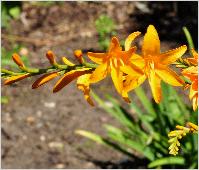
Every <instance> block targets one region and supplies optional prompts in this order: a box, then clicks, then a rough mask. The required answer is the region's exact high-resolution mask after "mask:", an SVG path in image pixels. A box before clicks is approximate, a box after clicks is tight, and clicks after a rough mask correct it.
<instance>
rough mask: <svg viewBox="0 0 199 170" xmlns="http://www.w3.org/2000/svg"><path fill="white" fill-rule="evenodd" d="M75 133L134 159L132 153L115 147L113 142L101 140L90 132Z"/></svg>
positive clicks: (80, 131) (79, 131)
mask: <svg viewBox="0 0 199 170" xmlns="http://www.w3.org/2000/svg"><path fill="white" fill-rule="evenodd" d="M75 133H76V134H79V135H81V136H84V137H86V138H89V139H91V140H93V141H95V142H97V143H99V144H103V145H107V146H109V147H111V148H113V149H115V150H118V151H120V152H122V153H123V154H125V155H128V156H130V157H134V155H133V154H132V153H130V152H128V151H127V150H126V148H123V147H121V146H120V145H117V144H115V143H113V142H110V141H109V140H107V139H105V138H102V137H101V136H99V135H96V134H94V133H92V132H88V131H85V130H76V131H75Z"/></svg>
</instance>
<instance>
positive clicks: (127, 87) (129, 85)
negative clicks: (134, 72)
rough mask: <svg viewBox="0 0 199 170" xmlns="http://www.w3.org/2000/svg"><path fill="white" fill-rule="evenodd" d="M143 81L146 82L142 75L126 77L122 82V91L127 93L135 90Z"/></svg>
mask: <svg viewBox="0 0 199 170" xmlns="http://www.w3.org/2000/svg"><path fill="white" fill-rule="evenodd" d="M145 80H146V76H145V75H142V76H131V75H127V76H126V79H125V81H124V88H123V91H124V92H129V91H131V90H133V89H135V88H136V87H138V86H140V85H141V84H142V83H143V82H144V81H145Z"/></svg>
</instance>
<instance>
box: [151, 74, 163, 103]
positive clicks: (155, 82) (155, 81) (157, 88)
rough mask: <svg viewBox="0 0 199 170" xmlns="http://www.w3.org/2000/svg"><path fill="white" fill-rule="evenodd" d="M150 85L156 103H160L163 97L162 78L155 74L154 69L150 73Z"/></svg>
mask: <svg viewBox="0 0 199 170" xmlns="http://www.w3.org/2000/svg"><path fill="white" fill-rule="evenodd" d="M149 85H150V87H151V91H152V94H153V98H154V100H155V102H156V103H160V101H161V99H162V91H161V79H160V78H159V77H158V76H157V75H156V74H155V72H154V71H150V73H149Z"/></svg>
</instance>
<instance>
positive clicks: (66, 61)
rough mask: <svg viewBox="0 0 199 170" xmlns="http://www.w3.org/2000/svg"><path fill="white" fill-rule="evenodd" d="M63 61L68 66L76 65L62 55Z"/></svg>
mask: <svg viewBox="0 0 199 170" xmlns="http://www.w3.org/2000/svg"><path fill="white" fill-rule="evenodd" d="M62 61H63V62H64V64H66V65H68V66H74V65H75V64H73V63H72V62H71V61H69V60H68V59H67V58H66V57H62Z"/></svg>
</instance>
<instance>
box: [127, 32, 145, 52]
mask: <svg viewBox="0 0 199 170" xmlns="http://www.w3.org/2000/svg"><path fill="white" fill-rule="evenodd" d="M140 34H141V32H139V31H137V32H133V33H132V34H130V35H129V36H128V37H127V38H126V40H125V45H124V47H125V51H127V50H129V49H130V47H131V43H132V41H133V40H134V39H135V38H136V37H137V36H139V35H140Z"/></svg>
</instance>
